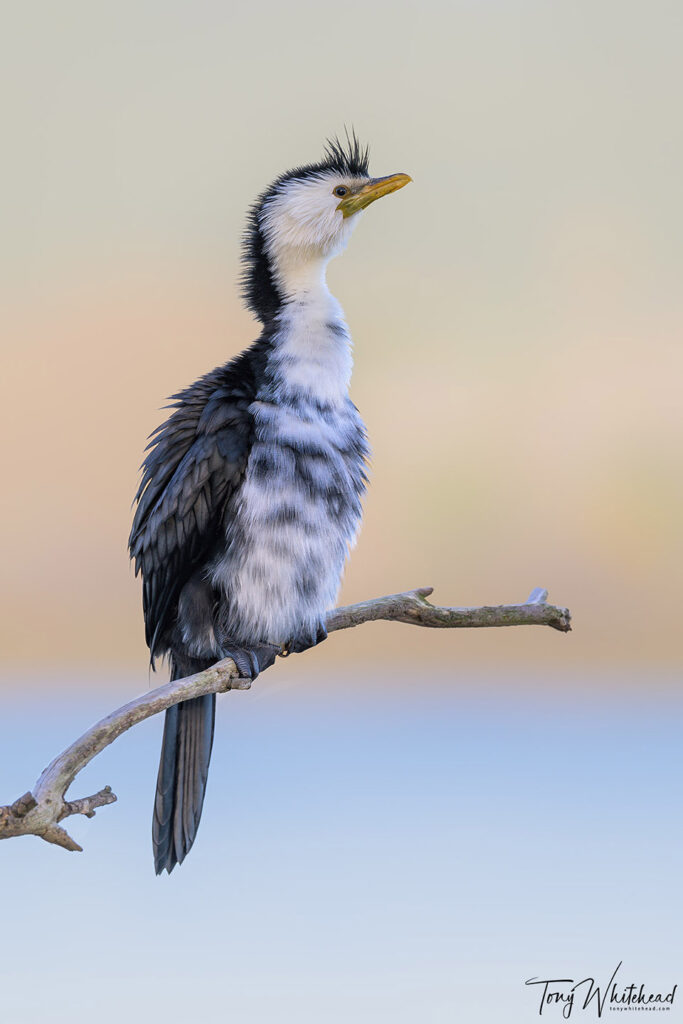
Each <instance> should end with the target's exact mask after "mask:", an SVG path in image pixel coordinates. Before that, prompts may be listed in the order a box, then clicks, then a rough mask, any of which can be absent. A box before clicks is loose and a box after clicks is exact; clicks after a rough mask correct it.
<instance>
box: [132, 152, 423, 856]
mask: <svg viewBox="0 0 683 1024" xmlns="http://www.w3.org/2000/svg"><path fill="white" fill-rule="evenodd" d="M410 180H411V179H410V178H409V177H408V175H406V174H392V175H389V176H388V177H384V178H371V177H369V174H368V151H367V149H364V148H362V147H361V146H360V145H359V143H358V140H357V139H356V137H355V135H354V136H352V138H351V139H348V138H347V141H346V143H345V144H342V143H340V142H339V141H338V140H333V141H330V142H328V143H327V146H326V149H325V154H324V156H323V159H322V160H321V161H320V162H319V163H317V164H312V165H309V166H306V167H298V168H296V170H292V171H287V173H286V174H283V175H281V176H280V177H279V178H277V180H276V181H274V182H273V184H272V185H271V186H270V187H269V188H268V189H266V191H265V192H263V193H262V195H261V196H260V197H259V198H258V199H257V201H256V203H255V205H254V206H253V207H252V209H251V212H250V214H249V220H248V227H247V232H246V235H245V239H244V252H243V256H244V266H245V269H244V277H243V294H244V298H245V300H246V303H247V305H248V307H249V308H250V309H251V310H252V311H253V313H254V314H255V315H256V316H257V317H258V319H259V320H261V321H262V324H263V328H262V331H261V336H260V337H259V338H258V340H257V341H255V342H254V343H253V344H252V345H251V346H250V347H249V348H247V349H246V350H245V351H244V352H242V354H241V355H239V356H237V358H235V359H232V360H231V361H230V362H228V363H226V364H225V366H221V367H218V368H217V369H215V370H212V371H211V373H207V374H206V375H205V376H204V377H200V378H199V380H197V381H196V382H195V383H194V384H192V385H191V386H190V387H188V388H186V389H185V390H184V391H181V392H179V393H178V394H177V395H174V396H173V408H174V409H175V411H174V412H173V413H172V414H171V415H170V416H169V418H168V419H167V420H166V422H165V423H163V424H162V425H161V426H160V427H159V428H158V429H157V430H156V431H155V432H154V434H152V439H151V441H150V443H149V445H148V448H147V451H148V454H147V456H146V458H145V461H144V463H143V466H142V480H141V483H140V488H139V490H138V492H137V495H136V499H135V500H136V502H137V508H136V512H135V518H134V521H133V528H132V531H131V535H130V540H129V545H130V552H131V557H132V558H134V559H135V571H136V574H137V573H141V574H142V578H143V609H144V618H145V634H146V639H147V643H148V645H149V648H150V654H151V658H152V663H153V662H154V659H155V658H157V657H159V656H162V655H166V656H168V658H169V661H170V667H171V678H173V679H180V678H182V677H183V676H186V675H190V674H191V673H193V672H199V671H201V670H202V669H204V668H207V667H208V666H209V665H212V664H213V663H214V662H216V661H218V660H219V659H220V658H225V657H230V658H233V659H234V661H235V663H236V665H237V667H238V669H239V671H240V673H241V674H242V675H244V676H251V677H252V678H255V677H256V676H257V675H258V672H259V671H260V670H263V669H264V668H266V667H268V666H270V665H272V664H273V662H274V660H275V656H276V655H277V654H279V653H287V652H300V651H304V650H306V649H307V648H309V647H312V646H313V645H315V644H316V643H320V641H321V640H324V639H325V636H326V635H327V634H326V632H325V613H326V611H327V610H328V609H329V608H331V607H332V606H333V605H334V603H335V599H336V596H337V592H338V590H339V585H340V581H341V575H342V570H343V566H344V562H345V560H346V556H347V553H348V550H349V547H350V546H351V545H352V544H353V542H354V539H355V536H356V532H357V530H358V527H359V523H360V515H361V497H362V495H363V492H364V490H365V482H366V476H365V463H366V459H367V456H368V447H367V442H366V434H365V427H364V425H363V422H362V420H361V418H360V416H359V414H358V411H357V409H356V407H355V406H354V405H353V403H352V402H351V400H350V398H349V396H348V386H349V378H350V375H351V366H352V360H351V339H350V337H349V332H348V329H347V326H346V324H345V322H344V318H343V314H342V310H341V307H340V306H339V303H338V302H337V301H336V299H335V298H334V297H333V296H332V295H331V294H330V292H329V291H328V288H327V285H326V283H325V270H326V267H327V264H328V262H329V260H330V259H331V258H332V257H333V256H336V255H338V254H339V253H340V252H341V251H342V250H343V249H344V248H345V246H346V244H347V242H348V240H349V237H350V235H351V232H352V231H353V229H354V227H355V226H356V223H357V221H358V218H359V215H360V213H361V211H362V210H363V209H365V207H367V206H369V204H370V203H372V202H374V200H375V199H379V198H380V196H384V195H387V194H388V193H390V192H394V191H395V190H396V189H399V188H402V187H403V186H404V185H405V184H407V183H408V182H409V181H410ZM215 704H216V698H215V696H214V695H209V696H206V697H198V698H196V699H194V700H188V701H185V702H184V703H181V704H178V705H176V706H175V707H173V708H171V709H170V710H168V711H167V712H166V720H165V725H164V739H163V746H162V750H161V763H160V765H159V776H158V780H157V789H156V797H155V803H154V817H153V842H154V864H155V868H156V872H157V874H160V873H161V872H162V871H163V870H164V868H165V869H166V870H167V871H168V872H170V871H172V870H173V868H174V866H175V865H176V864H179V863H181V862H182V861H183V860H184V858H185V856H186V855H187V853H188V851H189V850H190V848H191V846H192V844H193V842H194V839H195V836H196V834H197V828H198V826H199V819H200V816H201V812H202V804H203V802H204V793H205V789H206V780H207V773H208V768H209V759H210V757H211V746H212V743H213V731H214V715H215Z"/></svg>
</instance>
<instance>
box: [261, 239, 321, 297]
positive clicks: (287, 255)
mask: <svg viewBox="0 0 683 1024" xmlns="http://www.w3.org/2000/svg"><path fill="white" fill-rule="evenodd" d="M329 261H330V258H329V257H324V256H321V255H320V253H318V252H309V251H308V250H306V249H303V250H302V249H298V248H283V249H281V250H280V251H279V252H278V253H277V256H276V258H275V260H274V272H275V280H276V282H277V286H278V291H279V292H280V294H281V296H282V299H283V302H284V303H285V304H287V303H294V302H298V301H300V300H301V298H302V297H311V296H319V297H320V298H321V299H322V298H323V296H325V295H329V294H330V293H329V291H328V288H327V281H326V277H325V275H326V273H327V264H328V263H329Z"/></svg>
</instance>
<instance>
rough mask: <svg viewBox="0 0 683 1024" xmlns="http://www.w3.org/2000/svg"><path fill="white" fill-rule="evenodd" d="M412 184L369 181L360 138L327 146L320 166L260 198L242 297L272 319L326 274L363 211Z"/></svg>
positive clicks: (302, 170) (397, 178)
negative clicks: (289, 302)
mask: <svg viewBox="0 0 683 1024" xmlns="http://www.w3.org/2000/svg"><path fill="white" fill-rule="evenodd" d="M409 181H411V178H410V177H409V176H408V175H407V174H390V175H387V176H386V177H383V178H371V177H370V174H369V170H368V150H367V148H365V147H362V146H361V145H360V143H359V142H358V139H357V138H356V136H355V135H352V136H351V137H350V138H348V137H347V139H346V143H345V144H343V143H341V142H339V141H338V140H337V139H333V140H330V141H329V142H328V143H327V146H326V149H325V153H324V156H323V159H322V160H321V161H320V162H319V163H317V164H309V165H308V166H306V167H297V168H296V169H295V170H292V171H287V172H286V174H283V175H281V176H280V177H279V178H278V179H277V180H276V181H274V182H273V184H272V185H271V186H270V187H269V188H268V189H266V191H265V192H263V193H262V195H260V196H259V198H258V199H257V201H256V203H255V204H254V206H253V207H252V209H251V211H250V215H249V223H248V228H247V233H246V236H245V243H244V259H245V264H246V267H245V274H244V296H245V299H246V301H247V305H248V306H249V307H250V308H251V309H252V310H253V311H254V313H256V315H257V316H258V317H259V318H260V319H262V320H266V319H267V318H268V317H270V316H272V315H273V314H274V313H276V312H277V311H278V309H279V308H280V307H281V305H282V304H283V302H286V301H287V299H289V298H291V297H293V295H295V294H296V293H297V291H298V290H300V289H305V288H306V287H307V285H308V284H310V283H311V282H314V281H315V280H316V278H317V279H320V277H321V276H324V272H325V266H326V265H327V262H328V261H329V260H330V259H332V257H333V256H336V255H338V253H340V252H341V251H342V250H343V249H344V247H345V246H346V243H347V242H348V240H349V237H350V235H351V232H352V231H353V229H354V227H355V225H356V224H357V222H358V218H359V214H360V213H361V212H362V211H363V210H364V209H365V208H366V207H368V206H369V205H370V204H371V203H373V202H374V201H375V200H376V199H379V198H380V197H381V196H385V195H388V194H389V193H390V192H395V191H396V189H399V188H402V187H403V186H404V185H407V184H408V182H409Z"/></svg>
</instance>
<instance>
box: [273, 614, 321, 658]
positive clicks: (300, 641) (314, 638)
mask: <svg viewBox="0 0 683 1024" xmlns="http://www.w3.org/2000/svg"><path fill="white" fill-rule="evenodd" d="M323 640H327V630H326V629H325V622H324V620H323V619H320V621H319V622H318V623H317V625H316V626H314V628H313V629H302V630H301V631H300V632H299V633H295V635H294V636H293V637H292V638H291V639H290V640H288V642H287V643H286V644H284V645H283V648H282V651H281V652H280V654H281V656H282V657H283V658H286V657H287V655H289V654H303V652H304V651H308V650H309V649H310V648H311V647H315V646H316V645H317V644H321V643H322V642H323Z"/></svg>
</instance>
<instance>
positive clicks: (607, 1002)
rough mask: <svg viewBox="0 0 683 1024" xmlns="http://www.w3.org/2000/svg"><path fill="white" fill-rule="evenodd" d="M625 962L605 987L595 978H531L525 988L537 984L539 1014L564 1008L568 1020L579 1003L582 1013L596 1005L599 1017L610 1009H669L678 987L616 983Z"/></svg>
mask: <svg viewBox="0 0 683 1024" xmlns="http://www.w3.org/2000/svg"><path fill="white" fill-rule="evenodd" d="M622 963H623V960H620V961H619V963H618V964H617V966H616V968H615V971H614V974H613V975H612V977H611V978H610V979H609V981H608V982H607V984H606V985H598V984H597V982H596V980H595V978H584V979H583V980H582V981H574V979H573V978H529V979H528V980H527V981H525V982H524V984H525V985H538V991H539V992H540V994H541V996H540V1002H539V1007H538V1014H539V1016H541V1015H542V1014H543V1011H544V1010H546V1009H548V1008H550V1007H561V1009H562V1016H563V1017H564V1018H565V1020H568V1019H569V1018H570V1017H571V1015H572V1010H573V1009H574V1005H575V1004H576V1007H577V1009H579V1010H588V1009H589V1008H590V1006H591V1004H592V1005H593V1008H594V1009H595V1010H596V1012H597V1015H598V1017H602V1014H603V1011H604V1010H605V1009H609V1010H670V1009H671V1007H672V1006H673V1002H674V996H675V995H676V989H677V988H678V985H674V987H673V988H672V989H671V991H670V992H667V993H662V992H650V991H649V990H648V989H646V988H645V985H638V984H636V983H635V982H634V983H633V984H631V985H622V984H621V983H617V981H616V977H617V974H618V973H619V968H620V967H621V965H622Z"/></svg>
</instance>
